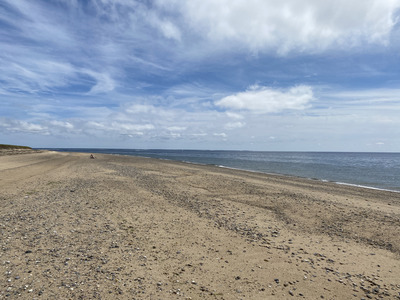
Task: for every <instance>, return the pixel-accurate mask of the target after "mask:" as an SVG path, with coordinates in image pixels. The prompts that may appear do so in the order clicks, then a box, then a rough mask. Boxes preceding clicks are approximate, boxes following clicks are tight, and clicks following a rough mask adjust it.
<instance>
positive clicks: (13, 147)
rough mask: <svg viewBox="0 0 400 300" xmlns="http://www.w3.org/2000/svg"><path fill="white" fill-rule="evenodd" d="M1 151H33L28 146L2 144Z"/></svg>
mask: <svg viewBox="0 0 400 300" xmlns="http://www.w3.org/2000/svg"><path fill="white" fill-rule="evenodd" d="M1 149H32V148H31V147H28V146H16V145H4V144H0V150H1Z"/></svg>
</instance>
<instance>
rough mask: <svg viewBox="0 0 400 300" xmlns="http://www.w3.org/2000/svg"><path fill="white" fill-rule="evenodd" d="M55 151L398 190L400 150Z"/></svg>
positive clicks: (74, 149) (66, 149)
mask: <svg viewBox="0 0 400 300" xmlns="http://www.w3.org/2000/svg"><path fill="white" fill-rule="evenodd" d="M48 150H55V151H68V152H85V153H106V154H118V155H133V156H143V157H152V158H159V159H169V160H176V161H184V162H190V163H196V164H211V165H216V166H221V167H226V168H234V169H241V170H248V171H254V172H262V173H269V174H282V175H290V176H297V177H303V178H311V179H316V180H321V181H331V182H336V183H338V184H349V185H356V186H361V187H366V188H374V189H382V190H391V191H397V192H400V153H364V152H267V151H266V152H263V151H207V150H139V149H89V148H80V149H77V148H62V149H48Z"/></svg>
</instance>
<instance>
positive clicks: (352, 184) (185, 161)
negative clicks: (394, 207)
mask: <svg viewBox="0 0 400 300" xmlns="http://www.w3.org/2000/svg"><path fill="white" fill-rule="evenodd" d="M77 150H85V149H77ZM86 150H99V149H90V148H88V149H86ZM111 150H119V149H111ZM122 150H132V149H122ZM156 150H157V149H156ZM55 151H59V152H65V151H64V150H61V151H60V150H55ZM174 151H176V150H174ZM191 151H197V150H191ZM201 151H206V150H201ZM209 151H211V152H213V151H214V150H209ZM221 152H224V150H221ZM228 152H229V151H228ZM235 152H240V151H235ZM244 152H263V151H244ZM71 153H91V152H89V151H88V152H75V151H73V152H71ZM95 153H96V154H109V155H123V156H134V157H144V158H152V159H160V160H167V161H176V162H183V163H188V164H194V165H201V166H202V165H204V166H207V165H212V166H216V167H221V168H227V169H232V170H240V171H248V172H255V173H261V174H267V175H277V176H288V177H295V178H300V179H306V180H316V181H320V182H332V183H336V184H339V185H349V186H355V187H360V188H366V189H372V190H381V191H388V192H394V193H400V187H396V188H385V187H381V186H379V184H377V185H366V184H361V183H356V182H346V181H338V180H329V179H324V178H316V177H305V176H301V175H295V174H287V173H279V172H268V171H261V170H252V169H245V168H244V169H243V168H235V167H230V166H225V165H221V164H217V163H201V162H193V161H188V160H183V159H173V158H162V157H151V156H145V155H135V154H121V153H103V152H95ZM274 153H275V152H274ZM283 153H298V152H296V151H294V152H285V151H283ZM304 153H319V152H312V151H311V152H304ZM321 153H351V154H353V153H354V154H357V153H362V154H365V153H370V152H321ZM371 153H377V154H385V153H389V154H398V153H396V152H371Z"/></svg>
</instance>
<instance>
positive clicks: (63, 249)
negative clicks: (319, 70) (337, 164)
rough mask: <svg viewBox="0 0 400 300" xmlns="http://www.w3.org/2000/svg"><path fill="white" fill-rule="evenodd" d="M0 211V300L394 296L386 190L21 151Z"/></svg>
mask: <svg viewBox="0 0 400 300" xmlns="http://www.w3.org/2000/svg"><path fill="white" fill-rule="evenodd" d="M0 203H1V204H0V207H1V212H0V232H1V240H0V246H1V249H0V299H400V193H394V192H387V191H378V190H372V189H363V188H357V187H351V186H345V185H338V184H334V183H326V182H319V181H314V180H305V179H299V178H292V177H285V176H274V175H266V174H259V173H252V172H245V171H238V170H230V169H224V168H219V167H215V166H200V165H194V164H187V163H179V162H173V161H167V160H156V159H147V158H139V157H130V156H117V155H97V156H96V159H89V155H88V154H81V153H57V152H49V151H43V152H40V153H29V151H27V152H25V154H19V155H2V156H0Z"/></svg>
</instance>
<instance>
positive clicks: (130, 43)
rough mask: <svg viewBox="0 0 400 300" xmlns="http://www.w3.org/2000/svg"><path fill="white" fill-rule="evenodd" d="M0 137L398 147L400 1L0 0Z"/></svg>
mask: <svg viewBox="0 0 400 300" xmlns="http://www.w3.org/2000/svg"><path fill="white" fill-rule="evenodd" d="M0 49H1V50H0V71H1V72H0V103H1V104H0V143H9V144H22V145H29V146H32V147H108V148H110V147H111V148H174V149H238V150H265V151H268V150H271V151H276V150H278V151H279V150H280V151H393V152H400V117H399V116H400V1H399V0H384V1H382V0H352V1H348V0H335V1H333V0H326V1H319V0H318V1H317V0H304V1H297V0H281V1H279V2H277V1H274V0H235V1H232V0H191V1H179V0H154V1H146V0H140V1H139V0H138V1H135V0H86V1H83V0H82V1H79V0H46V1H45V0H43V1H41V0H35V1H30V0H2V1H1V2H0Z"/></svg>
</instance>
